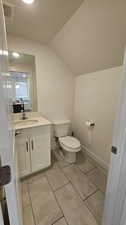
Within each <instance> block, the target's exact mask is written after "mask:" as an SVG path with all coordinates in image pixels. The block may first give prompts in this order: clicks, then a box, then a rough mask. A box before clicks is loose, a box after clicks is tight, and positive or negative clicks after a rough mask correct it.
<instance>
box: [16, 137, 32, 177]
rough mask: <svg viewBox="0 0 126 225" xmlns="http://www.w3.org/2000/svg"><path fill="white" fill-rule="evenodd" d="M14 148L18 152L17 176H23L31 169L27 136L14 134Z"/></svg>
mask: <svg viewBox="0 0 126 225" xmlns="http://www.w3.org/2000/svg"><path fill="white" fill-rule="evenodd" d="M16 150H17V152H18V165H19V176H20V177H24V176H26V175H28V174H29V173H30V171H31V164H30V148H29V138H28V137H26V136H25V135H22V134H21V135H18V136H16Z"/></svg>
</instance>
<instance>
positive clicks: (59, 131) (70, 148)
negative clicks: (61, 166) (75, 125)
mask: <svg viewBox="0 0 126 225" xmlns="http://www.w3.org/2000/svg"><path fill="white" fill-rule="evenodd" d="M53 124H54V130H55V137H57V138H58V140H59V144H60V146H61V148H62V150H63V155H64V157H65V160H66V161H67V162H69V163H75V162H76V152H79V151H80V150H81V144H80V141H79V140H77V139H76V138H75V137H72V136H67V135H68V133H69V126H70V121H69V120H65V121H57V122H56V121H55V122H53Z"/></svg>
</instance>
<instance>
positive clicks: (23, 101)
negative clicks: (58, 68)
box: [8, 51, 37, 113]
mask: <svg viewBox="0 0 126 225" xmlns="http://www.w3.org/2000/svg"><path fill="white" fill-rule="evenodd" d="M8 59H9V72H10V75H11V78H12V87H13V112H14V113H20V112H23V111H25V112H30V111H37V89H36V73H35V56H33V55H27V54H22V53H19V52H15V51H10V52H9V55H8Z"/></svg>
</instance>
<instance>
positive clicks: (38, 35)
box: [3, 0, 83, 44]
mask: <svg viewBox="0 0 126 225" xmlns="http://www.w3.org/2000/svg"><path fill="white" fill-rule="evenodd" d="M3 1H4V3H6V2H8V3H9V4H13V5H14V6H15V7H14V16H13V20H12V22H10V23H7V32H8V33H9V34H11V35H15V36H20V37H23V38H25V39H30V40H34V41H38V42H41V43H42V44H46V43H48V42H49V41H51V40H52V39H53V37H54V36H55V35H56V34H57V33H58V32H59V31H60V30H61V29H62V27H63V26H64V24H65V23H66V22H67V21H68V20H69V19H70V18H71V16H72V15H73V14H74V12H75V11H76V10H77V9H78V8H79V7H80V5H81V3H82V2H83V0H35V3H34V4H32V5H27V4H25V3H24V2H23V1H22V0H3Z"/></svg>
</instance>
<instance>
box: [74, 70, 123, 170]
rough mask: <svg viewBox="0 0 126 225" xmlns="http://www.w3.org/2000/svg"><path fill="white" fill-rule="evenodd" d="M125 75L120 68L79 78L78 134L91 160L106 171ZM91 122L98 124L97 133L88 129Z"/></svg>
mask: <svg viewBox="0 0 126 225" xmlns="http://www.w3.org/2000/svg"><path fill="white" fill-rule="evenodd" d="M121 72H122V67H116V68H112V69H107V70H104V71H99V72H95V73H89V74H86V75H81V76H79V77H77V78H76V93H75V105H74V130H75V133H76V134H77V136H78V137H79V138H80V140H81V142H82V144H83V145H84V146H85V147H86V148H87V149H88V150H89V153H90V154H91V156H92V157H94V158H95V159H97V160H98V161H99V162H100V163H101V164H102V165H103V166H104V167H107V166H108V164H109V160H110V151H111V145H112V136H113V126H114V120H115V115H116V111H117V105H118V104H117V102H118V99H119V92H120V88H121V87H120V85H121ZM87 120H93V121H94V122H95V123H96V126H95V128H94V129H92V130H90V129H88V127H87V126H86V125H85V121H87Z"/></svg>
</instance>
